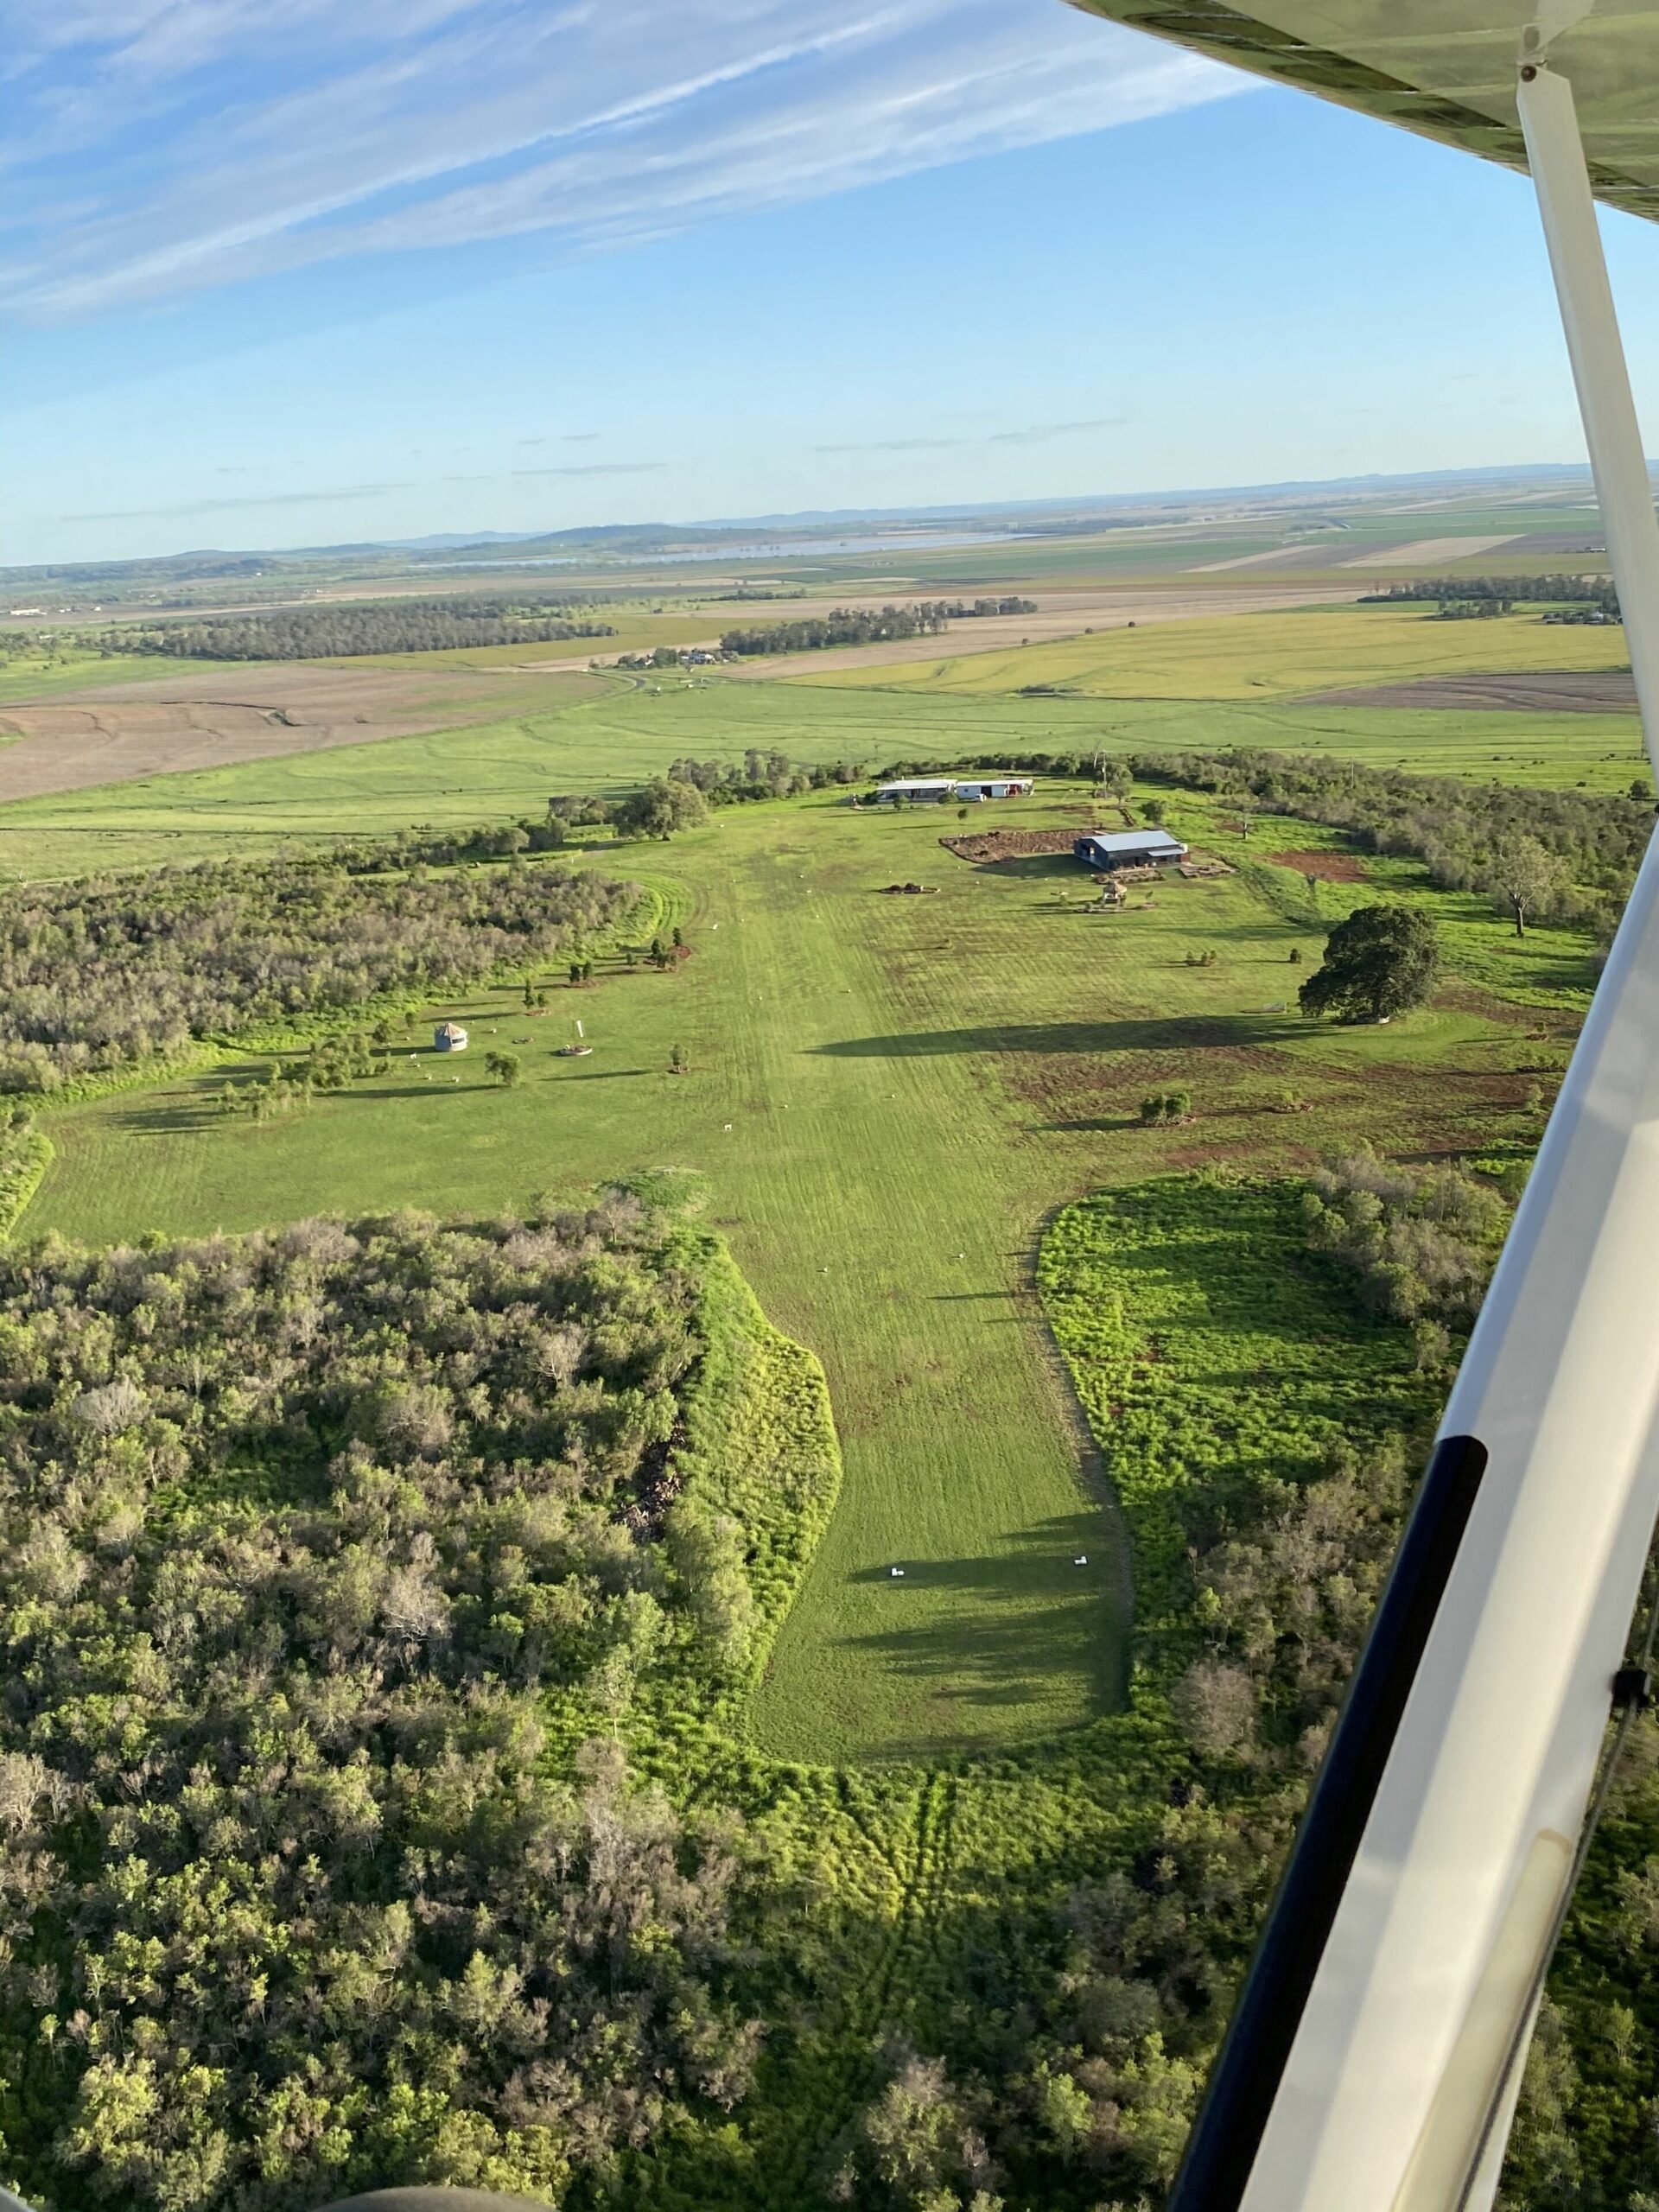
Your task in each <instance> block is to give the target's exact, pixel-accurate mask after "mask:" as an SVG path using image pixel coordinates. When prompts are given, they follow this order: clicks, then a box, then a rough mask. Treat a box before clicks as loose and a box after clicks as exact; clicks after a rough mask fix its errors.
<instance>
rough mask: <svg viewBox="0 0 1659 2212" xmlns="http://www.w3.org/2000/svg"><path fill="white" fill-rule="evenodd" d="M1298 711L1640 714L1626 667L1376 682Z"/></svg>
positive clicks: (1318, 697)
mask: <svg viewBox="0 0 1659 2212" xmlns="http://www.w3.org/2000/svg"><path fill="white" fill-rule="evenodd" d="M1294 703H1295V704H1296V705H1297V706H1299V707H1444V708H1449V709H1461V710H1463V711H1465V712H1467V711H1470V710H1473V711H1475V712H1478V713H1482V714H1507V715H1513V714H1529V713H1530V714H1550V715H1558V714H1569V715H1619V714H1634V713H1635V712H1636V685H1635V683H1634V682H1633V681H1632V680H1631V677H1630V672H1629V671H1628V670H1625V669H1618V668H1603V669H1590V670H1584V671H1580V672H1579V673H1577V674H1573V673H1571V672H1567V673H1562V672H1560V671H1553V670H1542V669H1540V670H1526V671H1520V672H1518V673H1516V674H1515V675H1513V676H1503V675H1495V676H1422V677H1417V678H1416V679H1415V680H1414V681H1413V682H1412V683H1373V684H1370V685H1367V686H1366V687H1364V688H1363V689H1362V690H1357V691H1319V692H1314V693H1312V694H1310V695H1309V696H1306V697H1305V698H1301V699H1299V700H1297V701H1296V702H1294Z"/></svg>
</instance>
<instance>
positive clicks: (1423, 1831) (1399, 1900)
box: [1077, 0, 1659, 2212]
mask: <svg viewBox="0 0 1659 2212" xmlns="http://www.w3.org/2000/svg"><path fill="white" fill-rule="evenodd" d="M1077 4H1080V5H1083V6H1084V7H1085V8H1086V9H1088V10H1090V12H1093V13H1095V14H1098V15H1102V16H1109V17H1112V18H1114V19H1115V20H1116V21H1119V22H1124V23H1127V24H1132V25H1135V26H1136V27H1138V28H1140V29H1143V30H1147V31H1151V32H1154V33H1157V34H1158V35H1161V36H1164V37H1167V38H1173V39H1175V40H1178V41H1180V42H1181V43H1183V44H1185V45H1188V46H1192V47H1195V48H1199V49H1200V50H1202V51H1203V52H1205V53H1207V54H1212V55H1215V56H1217V57H1219V58H1221V59H1223V60H1229V61H1232V62H1236V63H1237V64H1239V65H1241V66H1242V67H1245V68H1248V69H1252V70H1255V71H1257V72H1259V73H1261V74H1262V75H1264V76H1267V77H1269V78H1273V79H1277V80H1278V81H1280V82H1281V83H1283V84H1287V85H1291V86H1299V87H1300V88H1302V89H1304V90H1306V91H1309V92H1315V93H1318V94H1320V95H1322V96H1323V97H1325V98H1326V99H1334V100H1338V101H1340V102H1342V103H1344V105H1348V106H1351V107H1355V108H1359V109H1363V111H1366V112H1367V113H1369V114H1371V115H1375V116H1377V117H1380V118H1384V119H1386V120H1388V121H1389V122H1392V123H1396V124H1401V125H1402V126H1404V127H1405V128H1407V129H1409V130H1416V131H1421V132H1424V133H1427V135H1429V136H1431V137H1436V138H1440V139H1442V140H1445V141H1447V142H1449V143H1452V144H1455V145H1458V146H1461V147H1464V148H1465V149H1468V150H1469V151H1471V152H1473V153H1477V154H1479V155H1481V156H1484V157H1485V158H1487V159H1490V160H1494V161H1498V162H1507V163H1509V164H1510V165H1511V166H1514V167H1516V168H1528V169H1529V170H1530V172H1531V175H1532V177H1533V181H1534V183H1535V187H1536V188H1537V193H1538V199H1539V203H1540V211H1541V216H1542V219H1543V226H1544V233H1545V238H1546V241H1547V244H1548V249H1549V254H1550V261H1551V266H1552V269H1553V271H1554V277H1555V284H1556V290H1557V295H1558V298H1559V301H1560V308H1561V315H1562V321H1563V325H1564V327H1565V330H1566V334H1567V345H1568V352H1569V354H1570V357H1571V360H1572V365H1573V374H1574V378H1575V381H1576V384H1577V386H1578V392H1579V399H1580V410H1581V412H1582V414H1583V417H1584V423H1585V429H1586V437H1587V440H1588V443H1589V447H1590V454H1591V461H1592V467H1593V469H1594V473H1595V479H1596V487H1597V493H1598V496H1599V502H1600V506H1601V512H1602V518H1603V522H1604V524H1605V529H1606V532H1607V545H1608V552H1609V555H1610V557H1611V564H1612V568H1613V572H1614V576H1615V579H1616V581H1617V582H1618V589H1619V595H1620V600H1621V603H1622V606H1623V608H1624V621H1625V629H1626V635H1627V638H1628V639H1629V644H1630V662H1631V667H1632V671H1633V672H1634V675H1635V679H1636V686H1637V697H1638V700H1639V702H1640V704H1641V707H1642V709H1643V723H1644V727H1645V729H1646V733H1647V738H1648V747H1649V753H1650V754H1652V753H1654V750H1655V738H1656V734H1659V525H1656V521H1655V515H1654V505H1653V492H1652V486H1651V482H1650V479H1649V467H1648V463H1647V461H1646V460H1645V459H1644V457H1643V445H1642V442H1641V438H1640V435H1639V432H1638V429H1637V419H1636V413H1635V409H1634V406H1633V405H1632V404H1631V399H1630V385H1629V379H1628V377H1627V375H1626V372H1625V369H1624V356H1623V353H1622V352H1621V350H1620V346H1619V340H1618V327H1617V323H1616V321H1615V319H1614V315H1613V306H1612V298H1611V292H1610V291H1609V289H1608V286H1607V280H1606V271H1605V264H1604V262H1603V258H1602V253H1601V247H1600V239H1599V232H1598V229H1597V225H1596V219H1595V211H1594V205H1593V202H1594V200H1596V199H1600V200H1604V201H1605V202H1607V203H1609V204H1611V205H1612V206H1615V207H1621V208H1624V209H1627V210H1629V211H1630V212H1631V213H1636V214H1638V215H1643V216H1649V217H1651V216H1654V215H1656V214H1659V0H1642V4H1629V0H1625V4H1621V0H1599V4H1596V5H1592V0H1529V4H1525V5H1516V6H1510V5H1505V4H1503V0H1247V4H1243V5H1240V6H1237V7H1229V6H1224V5H1222V4H1220V0H1077ZM1656 1516H1659V858H1656V851H1655V850H1654V849H1650V850H1649V855H1648V857H1647V860H1646V861H1645V863H1644V865H1643V869H1642V873H1641V876H1640V879H1639V880H1638V882H1637V887H1636V890H1635V893H1633V895H1632V898H1631V900H1630V906H1629V909H1628V911H1627V912H1626V914H1625V917H1624V924H1623V926H1622V927H1621V929H1620V931H1619V934H1618V940H1617V943H1616V944H1615V946H1614V949H1613V952H1612V955H1611V959H1610V961H1609V963H1608V965H1607V968H1606V970H1605V975H1604V976H1603V978H1602V982H1601V985H1600V988H1599V990H1598V993H1597V995H1596V1000H1595V1003H1594V1006H1593V1007H1592V1012H1591V1014H1590V1017H1589V1020H1588V1022H1587V1023H1586V1027H1585V1031H1584V1034H1583V1036H1582V1038H1581V1039H1580V1045H1579V1048H1578V1051H1577V1052H1576V1053H1575V1055H1574V1057H1573V1064H1572V1066H1571V1069H1570V1070H1569V1071H1568V1074H1567V1079H1566V1082H1565V1083H1564V1084H1563V1087H1562V1090H1561V1094H1560V1099H1559V1101H1558V1103H1557V1105H1556V1109H1555V1111H1554V1116H1552V1118H1551V1122H1550V1126H1549V1129H1548V1135H1547V1136H1546V1138H1545V1141H1544V1145H1543V1148H1542V1150H1541V1153H1540V1154H1539V1159H1538V1163H1537V1166H1536V1168H1535V1172H1534V1174H1533V1177H1532V1180H1531V1182H1530V1184H1529V1187H1528V1190H1527V1193H1526V1196H1525V1198H1524V1199H1523V1200H1522V1205H1521V1207H1520V1209H1519V1211H1518V1213H1517V1216H1516V1223H1515V1226H1514V1229H1513V1230H1512V1232H1511V1235H1510V1240H1509V1243H1508V1246H1507V1248H1506V1249H1505V1251H1504V1254H1503V1260H1502V1262H1501V1264H1500V1266H1499V1268H1498V1271H1497V1276H1496V1278H1495V1279H1494V1281H1493V1283H1492V1287H1491V1292H1490V1293H1489V1294H1488V1296H1487V1300H1486V1303H1485V1306H1484V1311H1483V1312H1482V1313H1481V1316H1480V1319H1479V1322H1478V1325H1477V1326H1476V1329H1475V1332H1474V1335H1473V1338H1472V1340H1471V1344H1470V1347H1469V1351H1468V1355H1467V1357H1466V1358H1465V1362H1464V1364H1463V1369H1462V1372H1461V1374H1460V1376H1459V1380H1458V1383H1457V1386H1456V1389H1454V1391H1453V1393H1452V1401H1451V1403H1450V1405H1449V1406H1448V1407H1447V1408H1446V1418H1445V1421H1444V1423H1443V1425H1442V1427H1441V1431H1440V1441H1439V1444H1438V1446H1437V1448H1436V1450H1435V1452H1434V1455H1433V1460H1432V1462H1431V1465H1430V1466H1429V1469H1428V1471H1427V1474H1426V1476H1425V1478H1424V1480H1423V1484H1422V1486H1421V1491H1420V1492H1419V1496H1418V1499H1417V1503H1416V1504H1415V1507H1414V1510H1413V1514H1412V1517H1411V1521H1410V1523H1409V1525H1408V1529H1407V1532H1406V1535H1405V1537H1404V1539H1403V1541H1402V1547H1401V1551H1400V1554H1399V1558H1398V1560H1397V1562H1396V1564H1395V1569H1394V1572H1393V1574H1392V1577H1391V1579H1390V1580H1389V1585H1388V1587H1387V1589H1386V1591H1385V1592H1384V1595H1383V1600H1382V1602H1381V1605H1379V1608H1378V1611H1377V1615H1376V1622H1375V1624H1374V1626H1373V1628H1372V1631H1371V1635H1370V1639H1369V1642H1368V1643H1367V1646H1366V1649H1365V1651H1364V1654H1363V1657H1362V1659H1361V1662H1360V1665H1359V1669H1358V1671H1357V1675H1356V1676H1355V1679H1354V1681H1353V1683H1352V1685H1351V1688H1350V1691H1349V1695H1348V1699H1347V1702H1346V1704H1345V1706H1344V1711H1343V1713H1342V1716H1341V1718H1340V1719H1339V1721H1338V1726H1337V1729H1336V1732H1335V1734H1334V1736H1333V1738H1332V1746H1331V1750H1330V1752H1329V1755H1328V1757H1327V1758H1326V1761H1325V1765H1324V1767H1323V1769H1322V1770H1321V1773H1320V1775H1319V1780H1318V1782H1317V1783H1316V1784H1315V1787H1314V1791H1313V1798H1312V1800H1311V1802H1310V1804H1309V1808H1308V1810H1307V1813H1306V1815H1305V1817H1304V1820H1303V1822H1302V1825H1301V1827H1300V1831H1299V1834H1298V1836H1297V1839H1296V1842H1295V1845H1294V1849H1293V1852H1292V1855H1291V1859H1290V1863H1289V1866H1288V1867H1287V1872H1286V1874H1285V1877H1284V1879H1283V1882H1282V1884H1281V1889H1280V1892H1279V1895H1278V1897H1277V1898H1276V1900H1275V1903H1274V1908H1273V1910H1272V1912H1271V1914H1270V1916H1269V1918H1268V1926H1267V1929H1266V1931H1265V1932H1264V1935H1263V1936H1262V1941H1261V1943H1260V1946H1259V1948H1258V1950H1257V1954H1256V1957H1255V1961H1254V1964H1253V1966H1252V1967H1251V1971H1250V1974H1249V1980H1247V1983H1246V1985H1245V1987H1244V1990H1243V1994H1242V1997H1241V1999H1240V2001H1239V2004H1238V2006H1237V2008H1236V2013H1235V2016H1234V2019H1233V2022H1232V2025H1231V2027H1230V2031H1229V2034H1228V2037H1227V2040H1226V2043H1225V2044H1224V2047H1223V2050H1222V2053H1221V2056H1220V2057H1219V2059H1218V2061H1217V2065H1216V2068H1215V2069H1214V2071H1213V2074H1212V2076H1211V2082H1210V2085H1209V2088H1208V2090H1207V2093H1206V2095H1205V2102H1204V2105H1203V2107H1202V2109H1201V2111H1200V2113H1199V2117H1198V2122H1197V2125H1196V2126H1195V2127H1194V2130H1193V2133H1192V2141H1191V2143H1190V2145H1189V2147H1188V2151H1187V2156H1186V2161H1185V2165H1184V2167H1183V2169H1182V2172H1181V2175H1180V2177H1179V2180H1178V2181H1177V2183H1176V2186H1175V2190H1174V2193H1173V2196H1172V2198H1171V2200H1170V2212H1484V2208H1487V2207H1490V2205H1491V2202H1492V2199H1493V2196H1494V2195H1495V2193H1496V2190H1497V2179H1498V2171H1499V2167H1500V2164H1501V2163H1502V2158H1503V2146H1504V2143H1505V2140H1506V2139H1507V2136H1508V2133H1509V2126H1510V2117H1511V2114H1512V2112H1513V2108H1514V2101H1515V2097H1516V2090H1517V2088H1518V2082H1519V2075H1520V2063H1521V2061H1522V2059H1523V2058H1524V2056H1525V2051H1526V2046H1527V2042H1528V2040H1529V2037H1530V2033H1531V2028H1532V2023H1533V2020H1534V2018H1535V2013H1536V2010H1537V2005H1538V2000H1539V1997H1540V1994H1541V1987H1542V1980H1543V1974H1544V1972H1545V1969H1546V1967H1547V1965H1548V1956H1549V1952H1550V1950H1551V1948H1552V1947H1553V1944H1554V1938H1555V1936H1556V1934H1557V1933H1558V1931H1559V1927H1560V1919H1561V1917H1562V1916H1563V1914H1564V1912H1565V1910H1566V1905H1567V1898H1568V1897H1569V1895H1570V1891H1571V1885H1572V1882H1573V1877H1574V1874H1575V1872H1576V1866H1577V1860H1578V1857H1579V1853H1580V1838H1581V1836H1582V1834H1584V1831H1585V1824H1586V1810H1587V1808H1589V1807H1590V1806H1591V1804H1592V1793H1593V1792H1594V1791H1595V1790H1596V1789H1597V1788H1598V1777H1599V1773H1601V1772H1605V1766H1604V1760H1605V1746H1606V1744H1607V1740H1608V1726H1609V1719H1610V1713H1611V1710H1612V1709H1613V1707H1616V1706H1618V1707H1623V1708H1624V1710H1625V1711H1626V1712H1628V1711H1630V1709H1632V1708H1633V1707H1634V1706H1635V1705H1636V1704H1638V1703H1640V1702H1642V1701H1644V1700H1645V1699H1646V1696H1647V1694H1648V1693H1647V1684H1646V1681H1645V1676H1644V1674H1643V1669H1639V1668H1638V1669H1627V1668H1626V1667H1625V1666H1624V1657H1625V1652H1626V1645H1627V1639H1628V1637H1629V1635H1630V1621H1631V1616H1632V1613H1633V1611H1634V1609H1635V1607H1636V1605H1637V1599H1638V1597H1639V1595H1640V1591H1641V1585H1642V1578H1643V1566H1644V1562H1645V1560H1646V1559H1647V1555H1648V1551H1649V1544H1650V1542H1651V1540H1652V1535H1653V1530H1654V1526H1655V1521H1656Z"/></svg>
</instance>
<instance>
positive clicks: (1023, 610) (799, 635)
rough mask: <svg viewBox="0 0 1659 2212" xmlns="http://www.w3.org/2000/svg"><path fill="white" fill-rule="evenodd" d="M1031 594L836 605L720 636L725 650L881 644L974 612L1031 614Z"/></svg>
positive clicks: (936, 629)
mask: <svg viewBox="0 0 1659 2212" xmlns="http://www.w3.org/2000/svg"><path fill="white" fill-rule="evenodd" d="M1036 612H1037V602H1036V601H1035V600H1034V599H976V600H961V599H953V600H944V599H939V600H919V601H917V602H916V603H915V604H914V605H913V606H910V607H880V608H877V607H832V608H831V609H830V611H829V613H828V614H819V615H815V616H810V617H808V618H806V619H805V620H802V621H799V622H779V623H772V624H769V625H767V626H765V627H763V628H760V629H750V630H728V631H727V632H726V634H725V636H724V637H723V638H721V641H720V649H721V652H726V653H740V654H743V655H745V656H748V655H752V654H756V653H798V652H812V651H815V650H816V649H817V648H818V647H820V646H823V645H879V644H885V643H886V642H887V639H891V638H930V637H936V636H938V634H939V633H940V632H942V631H944V629H945V627H946V626H947V625H949V624H950V623H951V622H957V621H964V620H970V619H972V618H973V617H974V616H976V615H986V614H1034V613H1036Z"/></svg>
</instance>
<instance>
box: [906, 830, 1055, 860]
mask: <svg viewBox="0 0 1659 2212" xmlns="http://www.w3.org/2000/svg"><path fill="white" fill-rule="evenodd" d="M1079 834H1080V833H1079V832H1078V831H1077V830H1075V829H981V830H977V831H976V832H975V833H974V834H973V835H972V836H966V837H941V838H940V840H939V842H940V843H941V844H942V845H943V846H944V849H945V850H946V852H947V853H955V854H956V855H957V858H958V859H959V860H964V861H973V862H974V863H975V864H976V866H982V865H983V864H984V863H985V862H986V861H1014V860H1024V859H1025V858H1026V857H1027V855H1029V854H1032V853H1069V852H1070V851H1071V847H1072V843H1073V842H1074V840H1075V839H1076V838H1077V836H1078V835H1079Z"/></svg>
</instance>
